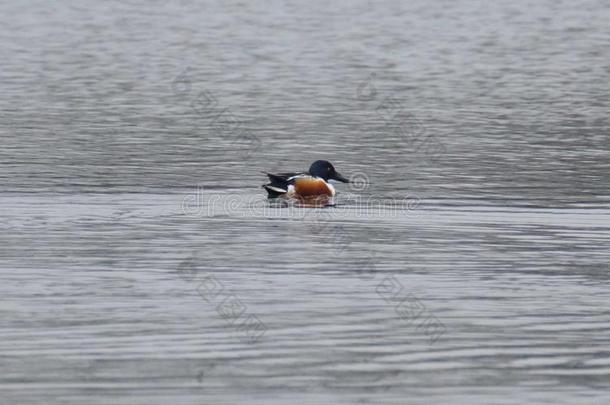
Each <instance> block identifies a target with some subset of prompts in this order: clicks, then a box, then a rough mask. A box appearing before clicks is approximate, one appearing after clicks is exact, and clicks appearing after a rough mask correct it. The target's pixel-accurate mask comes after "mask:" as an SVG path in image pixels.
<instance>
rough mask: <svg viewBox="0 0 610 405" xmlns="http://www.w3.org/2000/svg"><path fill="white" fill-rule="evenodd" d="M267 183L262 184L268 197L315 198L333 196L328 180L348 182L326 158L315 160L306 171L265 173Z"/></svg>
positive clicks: (331, 186)
mask: <svg viewBox="0 0 610 405" xmlns="http://www.w3.org/2000/svg"><path fill="white" fill-rule="evenodd" d="M263 173H265V174H266V175H267V176H268V177H269V183H268V184H263V186H262V187H263V188H264V189H265V190H267V193H268V198H282V197H283V198H296V199H312V198H313V199H315V198H327V197H334V196H335V195H336V191H335V188H334V187H333V185H332V184H330V183H329V180H336V181H340V182H342V183H349V182H350V180H349V179H347V178H345V177H343V176H342V175H341V174H340V173H339V172H337V171H336V170H335V167H334V166H333V165H332V164H331V163H330V162H329V161H327V160H316V161H315V162H313V163H312V164H311V166H309V170H308V171H306V172H294V173H277V174H273V173H267V172H263Z"/></svg>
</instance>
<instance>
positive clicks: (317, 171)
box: [309, 160, 349, 183]
mask: <svg viewBox="0 0 610 405" xmlns="http://www.w3.org/2000/svg"><path fill="white" fill-rule="evenodd" d="M309 174H311V175H312V176H315V177H320V178H322V179H324V181H328V180H337V181H340V182H343V183H349V180H348V179H346V178H345V177H343V176H342V175H341V174H339V172H337V171H336V170H335V168H334V167H333V165H331V164H330V162H329V161H327V160H316V161H315V162H313V163H312V164H311V166H310V167H309Z"/></svg>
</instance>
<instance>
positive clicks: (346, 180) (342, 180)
mask: <svg viewBox="0 0 610 405" xmlns="http://www.w3.org/2000/svg"><path fill="white" fill-rule="evenodd" d="M332 179H333V180H337V181H340V182H342V183H349V179H346V178H345V177H343V176H341V175H340V174H339V173H335V175H334V176H333V177H332Z"/></svg>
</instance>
